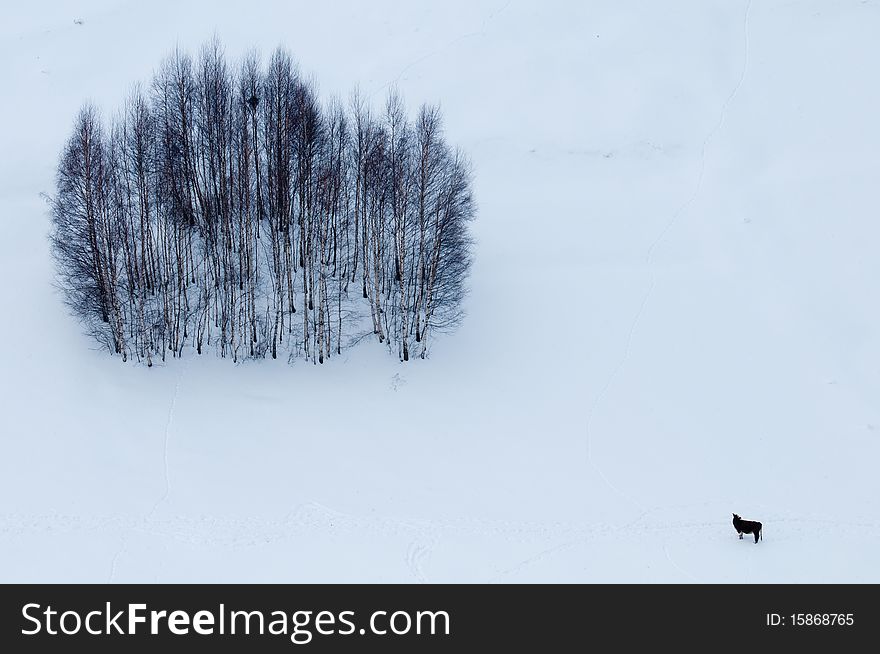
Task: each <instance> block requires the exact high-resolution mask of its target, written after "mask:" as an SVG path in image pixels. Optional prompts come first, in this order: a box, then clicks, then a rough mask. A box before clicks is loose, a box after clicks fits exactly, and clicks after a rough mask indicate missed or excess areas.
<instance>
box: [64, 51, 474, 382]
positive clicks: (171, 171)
mask: <svg viewBox="0 0 880 654" xmlns="http://www.w3.org/2000/svg"><path fill="white" fill-rule="evenodd" d="M474 211H475V207H474V203H473V199H472V194H471V177H470V171H469V166H468V163H467V161H466V159H465V158H464V157H463V156H462V155H461V154H460V153H459V152H457V151H454V150H452V149H451V148H450V147H449V146H448V145H447V144H446V143H445V141H444V138H443V129H442V122H441V116H440V112H439V111H438V109H437V107H433V106H422V108H421V109H420V110H419V112H418V115H417V117H416V118H415V120H409V119H408V118H407V116H406V113H405V111H404V107H403V104H402V102H401V100H400V98H399V96H398V95H397V94H396V92H394V91H392V92H391V93H390V94H389V95H388V97H387V101H386V103H385V107H384V110H383V111H380V112H373V111H372V110H371V109H370V108H369V107H368V106H367V103H366V102H365V101H364V99H363V98H361V97H359V96H358V94H357V93H355V94H353V96H352V98H351V100H350V102H349V103H348V104H347V106H343V104H342V103H340V102H339V101H332V102H330V103H329V104H327V105H322V104H321V103H320V101H319V99H318V97H317V94H316V91H315V88H314V84H313V83H311V82H310V81H308V80H306V79H304V78H303V77H302V76H301V75H300V74H299V73H298V70H297V68H296V66H295V65H294V62H293V61H292V60H291V57H290V56H289V55H288V54H287V53H286V52H285V51H283V50H280V49H279V50H278V51H276V52H275V53H274V54H273V55H272V57H271V58H270V60H269V61H268V63H267V65H266V66H262V65H261V63H260V60H259V58H258V57H257V56H256V55H250V56H247V57H245V58H244V60H243V61H242V62H241V63H240V65H238V66H237V68H232V67H230V66H229V64H228V63H227V61H226V59H225V57H224V54H223V51H222V48H221V46H220V44H219V43H218V42H216V41H214V42H212V43H210V44H208V45H206V46H205V47H204V48H203V49H202V51H201V53H200V55H199V56H198V57H197V58H195V59H193V58H191V57H190V56H189V55H187V54H185V53H183V52H180V51H176V52H174V53H173V54H172V55H171V56H170V57H168V58H167V59H166V61H165V62H164V63H163V65H162V66H161V67H160V69H159V71H158V72H157V73H156V75H155V77H154V79H153V81H152V84H151V85H150V86H149V88H146V89H142V88H137V89H135V90H134V91H133V92H132V94H131V96H130V98H129V99H128V101H127V103H126V105H125V107H124V109H123V110H122V111H121V113H120V114H119V115H118V116H117V117H116V118H115V119H114V120H113V121H112V124H110V125H109V127H107V126H105V125H102V122H101V120H100V118H99V116H98V115H97V112H96V110H95V109H94V108H92V107H91V106H86V107H85V108H83V109H82V110H81V112H80V114H79V116H78V118H77V120H76V127H75V130H74V133H73V135H72V136H71V138H70V140H69V141H68V143H67V145H66V147H65V148H64V150H63V153H62V156H61V161H60V164H59V167H58V176H57V189H56V194H55V197H54V199H53V211H52V213H53V231H52V245H53V250H54V253H55V257H56V259H57V262H58V269H59V277H60V282H61V286H62V288H63V289H64V291H65V294H66V298H67V301H68V303H69V304H70V306H71V307H72V309H73V311H74V313H75V314H76V315H77V316H78V317H79V318H81V319H82V320H83V322H84V323H85V324H86V325H87V328H88V329H89V331H90V332H91V333H92V334H93V335H94V336H95V337H96V338H97V339H98V340H99V341H100V342H101V343H102V344H104V345H106V346H107V347H108V348H109V349H110V350H111V351H112V352H114V353H117V354H119V355H121V356H122V357H123V359H128V358H134V359H137V360H140V361H145V362H146V363H147V364H148V365H151V364H152V361H153V359H154V358H156V357H159V358H161V359H163V360H164V359H165V357H166V355H167V354H169V353H170V355H171V356H179V355H180V354H181V352H182V351H183V350H184V349H185V348H187V347H193V348H195V350H196V351H197V352H198V353H199V354H201V353H202V352H203V351H204V350H205V349H206V348H213V349H215V350H216V352H217V353H218V354H220V356H222V357H231V358H232V359H234V360H238V359H241V358H248V357H264V356H267V355H269V356H272V357H273V358H275V357H277V356H278V355H279V352H282V353H285V354H287V356H288V357H296V356H302V357H304V358H305V359H307V360H310V361H312V362H315V363H317V362H323V361H324V360H325V359H327V358H329V357H330V356H331V355H332V354H338V353H340V352H341V350H342V348H343V347H344V346H345V345H347V344H350V343H352V342H354V341H356V340H359V339H360V338H362V337H363V336H365V335H369V334H373V335H374V337H375V338H376V339H377V340H378V341H379V342H380V343H385V344H387V346H388V347H389V348H390V349H391V350H392V351H396V353H397V355H398V356H399V357H400V359H401V360H408V359H409V358H410V357H413V356H421V357H424V356H425V354H426V352H427V348H428V342H429V339H430V338H432V336H433V334H434V333H435V332H437V331H439V330H444V329H447V328H449V327H451V326H453V325H455V324H456V323H457V321H458V320H459V319H460V317H461V308H460V307H461V301H462V299H463V296H464V293H465V281H466V277H467V274H468V269H469V266H470V260H471V255H470V245H471V241H470V238H469V234H468V229H469V226H468V223H469V221H470V220H471V219H472V218H473V216H474Z"/></svg>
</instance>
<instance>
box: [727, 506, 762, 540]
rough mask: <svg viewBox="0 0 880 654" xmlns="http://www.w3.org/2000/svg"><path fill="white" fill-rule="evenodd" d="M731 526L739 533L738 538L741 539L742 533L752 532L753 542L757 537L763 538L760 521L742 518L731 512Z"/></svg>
mask: <svg viewBox="0 0 880 654" xmlns="http://www.w3.org/2000/svg"><path fill="white" fill-rule="evenodd" d="M733 528H734V529H736V533H738V534H739V537H740V540H742V537H743V534H754V535H755V542H756V543H757V542H758V538H759V537H760V538H761V540H764V534H762V533H761V523H760V522H757V521H755V520H743V519H742V518H740V517H739V516H738V515H737V514H735V513H734V514H733Z"/></svg>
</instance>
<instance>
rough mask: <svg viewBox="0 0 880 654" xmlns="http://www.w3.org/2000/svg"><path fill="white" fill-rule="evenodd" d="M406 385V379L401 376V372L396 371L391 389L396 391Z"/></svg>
mask: <svg viewBox="0 0 880 654" xmlns="http://www.w3.org/2000/svg"><path fill="white" fill-rule="evenodd" d="M404 385H406V379H404V378H403V377H401V376H400V373H399V372H395V373H394V376H393V377H392V378H391V390H392V391H394V392H395V393H396V392H397V389H398V388H400V387H401V386H404Z"/></svg>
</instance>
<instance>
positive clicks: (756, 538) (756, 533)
mask: <svg viewBox="0 0 880 654" xmlns="http://www.w3.org/2000/svg"><path fill="white" fill-rule="evenodd" d="M759 533H761V532H759V531H756V532H755V544H757V543H758V534H759Z"/></svg>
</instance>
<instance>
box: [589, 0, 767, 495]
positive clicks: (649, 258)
mask: <svg viewBox="0 0 880 654" xmlns="http://www.w3.org/2000/svg"><path fill="white" fill-rule="evenodd" d="M751 8H752V0H747V1H746V8H745V12H744V14H743V64H742V69H741V71H740V76H739V79H738V80H737V82H736V85H735V86H734V87H733V89H732V90H731V92H730V93H729V94H728V96H727V98H726V99H725V101H724V103H723V104H722V105H721V110H720V112H719V116H718V121H717V122H716V123H715V125H714V126H713V127H712V129H711V130H710V131H709V133H708V134H707V135H706V137H705V138H704V139H703V144H702V146H701V148H700V171H699V174H698V176H697V182H696V184H695V185H694V189H693V191H692V192H691V194H690V196H689V197H688V198H687V199H686V200H685V201H684V203H682V204H681V206H679V207H678V209H676V211H675V212H674V213H673V214H672V216H671V217H670V219H669V220H668V221H667V223H666V224H665V225H664V226H663V229H662V230H660V233H659V234H658V235H657V238H655V239H654V241H653V242H652V243H651V246H650V247H649V248H648V251H647V253H646V255H645V264H646V265H647V266H648V268H649V269H650V271H651V280H650V284H649V285H648V290H647V291H646V292H645V295H644V297H642V301H641V303H640V304H639V309H638V311H637V312H636V315H635V317H634V318H633V321H632V324H631V325H630V328H629V333H628V334H627V338H626V343H625V345H624V350H623V356H622V357H621V359H620V361H619V362H618V363H617V365H616V366H615V367H614V370H612V372H611V375H610V376H609V377H608V380H607V381H606V382H605V385H604V386H603V387H602V389H601V390H600V391H599V393H598V394H597V395H596V398H595V399H594V401H593V404H592V405H591V407H590V413H589V416H588V418H587V423H586V433H587V458H588V460H589V463H590V466H591V467H592V468H593V470H595V472H596V474H598V475H599V477H600V478H601V479H602V480H603V481H604V482H605V484H606V485H607V486H608V487H609V488H610V489H611V490H613V491H614V492H615V493H617V494H618V495H619V496H620V497H622V498H623V499H625V500H626V501H627V502H629V503H630V504H632V505H633V506H634V507H636V508H637V509H639V510H640V511H645V508H644V506H642V505H641V503H639V502H638V500H636V499H635V498H633V497H632V496H631V495H629V494H627V493H625V492H624V491H622V490H621V489H620V488H619V487H618V486H616V485H615V484H614V483H613V482H612V481H611V480H610V479H609V478H608V476H607V475H606V474H605V473H604V472H603V470H602V468H601V467H600V466H599V465H598V464H597V463H596V461H595V459H594V458H593V429H592V427H593V420H594V418H595V416H596V411H597V410H598V408H599V406H600V405H601V404H602V402H603V401H604V399H605V397H606V396H607V395H608V391H609V390H610V389H611V387H612V386H613V384H614V381H615V380H616V379H617V377H618V376H619V374H620V372H621V371H622V370H623V368H624V367H625V366H626V364H627V362H628V361H629V357H630V352H631V351H632V343H633V338H634V337H635V333H636V330H637V328H638V326H639V323H640V322H641V320H642V316H643V315H644V313H645V307H647V305H648V300H649V299H650V298H651V295H653V293H654V290H655V288H656V287H657V273H656V271H655V270H654V267H653V263H654V253H655V252H656V251H657V247H658V246H659V245H660V243H661V242H662V241H663V239H664V238H665V237H666V234H667V233H668V232H669V230H670V229H672V227H673V226H674V225H675V223H676V222H677V221H678V219H679V218H680V217H681V216H682V214H684V213H685V212H686V211H687V210H688V209H689V208H690V207H691V205H693V203H694V202H695V201H696V199H697V197H698V196H699V194H700V190H701V189H702V187H703V179H704V177H705V174H706V152H707V150H708V147H709V144H710V143H711V141H712V139H713V138H714V137H715V135H716V134H717V133H718V131H719V130H720V129H721V127H722V126H723V125H724V120H725V118H726V116H727V110H728V108H729V106H730V104H731V102H733V99H734V98H735V97H736V95H737V93H738V92H739V90H740V88H741V87H742V85H743V81H744V80H745V77H746V71H747V69H748V65H749V11H750V10H751Z"/></svg>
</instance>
